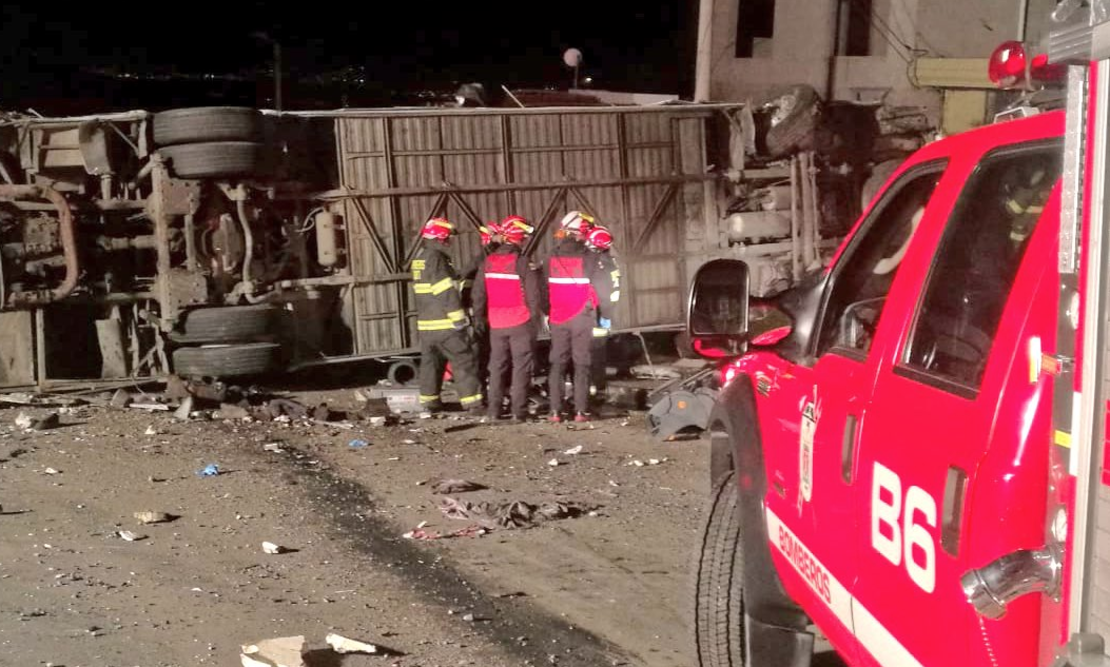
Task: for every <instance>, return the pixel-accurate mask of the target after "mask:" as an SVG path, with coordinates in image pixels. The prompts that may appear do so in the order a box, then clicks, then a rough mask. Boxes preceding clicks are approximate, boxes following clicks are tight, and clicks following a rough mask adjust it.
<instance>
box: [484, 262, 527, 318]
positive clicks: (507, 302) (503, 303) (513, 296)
mask: <svg viewBox="0 0 1110 667" xmlns="http://www.w3.org/2000/svg"><path fill="white" fill-rule="evenodd" d="M519 257H520V255H518V254H517V253H511V254H510V253H494V254H492V255H490V256H489V257H487V258H486V261H485V266H484V267H483V268H484V269H485V271H484V278H485V288H486V304H487V305H486V309H487V312H488V314H489V315H488V316H489V326H490V328H491V329H508V328H510V327H515V326H520V325H521V324H524V323H525V322H527V321H528V320H529V319H531V317H532V313H531V311H530V310H529V309H528V304H527V303H526V302H525V300H524V285H523V278H522V276H521V275H520V273H519V271H518V269H517V260H518V258H519Z"/></svg>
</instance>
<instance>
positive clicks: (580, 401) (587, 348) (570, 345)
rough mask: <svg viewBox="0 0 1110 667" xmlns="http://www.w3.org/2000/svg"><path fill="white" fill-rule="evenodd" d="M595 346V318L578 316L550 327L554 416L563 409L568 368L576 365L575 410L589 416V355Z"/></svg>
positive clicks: (551, 390) (552, 409) (551, 385)
mask: <svg viewBox="0 0 1110 667" xmlns="http://www.w3.org/2000/svg"><path fill="white" fill-rule="evenodd" d="M593 344H594V323H593V318H591V317H584V316H582V315H579V316H578V317H575V318H574V319H572V320H570V321H568V322H564V323H562V324H552V325H551V371H550V373H549V378H548V379H549V383H550V392H551V413H552V414H560V413H561V412H562V409H563V384H564V381H565V378H566V374H567V364H568V363H569V362H570V361H572V360H573V361H574V409H575V411H576V412H582V413H586V412H589V407H590V406H589V403H590V356H591V354H590V352H591V348H592V347H593Z"/></svg>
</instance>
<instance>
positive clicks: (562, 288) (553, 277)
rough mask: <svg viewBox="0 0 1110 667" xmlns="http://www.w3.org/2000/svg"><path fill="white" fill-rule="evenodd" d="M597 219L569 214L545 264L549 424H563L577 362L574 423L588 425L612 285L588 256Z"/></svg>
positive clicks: (578, 212)
mask: <svg viewBox="0 0 1110 667" xmlns="http://www.w3.org/2000/svg"><path fill="white" fill-rule="evenodd" d="M593 224H594V219H593V217H592V216H589V215H587V214H585V213H582V212H580V211H571V212H570V213H568V214H567V215H566V217H564V218H563V220H562V222H561V223H560V225H559V227H560V229H559V231H558V232H557V233H558V234H561V235H562V237H563V238H562V240H561V241H560V242H559V244H558V245H556V246H555V249H554V250H553V251H552V253H551V256H550V257H549V258H548V260H547V264H546V267H545V268H546V270H547V275H546V276H545V277H546V280H547V292H548V301H549V304H550V305H549V324H550V327H551V358H550V361H551V370H550V374H549V380H550V384H551V386H550V393H551V417H550V419H551V421H553V422H561V421H562V420H563V415H562V411H563V387H564V382H565V377H566V371H567V363H568V362H570V361H572V360H573V362H574V409H575V416H574V421H576V422H584V421H589V400H590V358H591V347H592V346H593V333H594V327H596V326H597V324H598V322H599V319H604V320H609V319H611V317H612V314H611V313H610V310H611V308H612V305H611V303H612V302H611V301H610V287H609V284H608V280H607V276H606V275H605V274H604V273H603V272H602V269H601V265H600V263H599V262H598V261H597V260H596V258H594V257H591V256H590V251H589V250H587V249H586V246H585V239H586V235H587V234H588V233H589V230H590V227H592V226H593Z"/></svg>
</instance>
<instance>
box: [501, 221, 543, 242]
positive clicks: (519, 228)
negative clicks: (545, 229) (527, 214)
mask: <svg viewBox="0 0 1110 667" xmlns="http://www.w3.org/2000/svg"><path fill="white" fill-rule="evenodd" d="M498 229H499V230H500V232H501V236H502V238H504V239H505V240H506V241H508V242H509V243H513V244H516V245H520V244H522V243H524V237H526V236H528V235H529V234H531V233H532V232H534V231H535V229H534V228H533V227H532V225H530V224H528V221H527V220H525V219H524V218H522V217H520V216H519V215H510V216H509V217H507V218H505V219H504V220H502V221H501V226H500V227H499V228H498Z"/></svg>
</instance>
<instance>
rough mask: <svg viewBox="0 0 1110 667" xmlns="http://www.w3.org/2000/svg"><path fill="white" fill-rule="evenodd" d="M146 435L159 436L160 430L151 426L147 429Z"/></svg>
mask: <svg viewBox="0 0 1110 667" xmlns="http://www.w3.org/2000/svg"><path fill="white" fill-rule="evenodd" d="M144 435H158V429H156V428H154V425H153V424H151V425H150V426H147V427H146V433H145V434H144Z"/></svg>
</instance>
